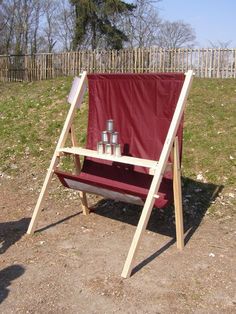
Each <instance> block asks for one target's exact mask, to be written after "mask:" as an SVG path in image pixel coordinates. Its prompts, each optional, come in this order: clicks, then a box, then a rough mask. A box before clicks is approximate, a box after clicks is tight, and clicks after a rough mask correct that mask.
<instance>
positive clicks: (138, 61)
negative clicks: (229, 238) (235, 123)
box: [0, 47, 236, 81]
mask: <svg viewBox="0 0 236 314" xmlns="http://www.w3.org/2000/svg"><path fill="white" fill-rule="evenodd" d="M188 69H193V70H194V72H195V75H196V76H197V77H207V78H236V49H161V48H154V47H151V48H136V49H122V50H119V51H116V50H94V51H91V50H86V51H76V52H65V53H40V54H35V55H9V56H0V81H34V80H45V79H51V78H55V77H58V76H75V75H78V73H80V72H81V71H83V70H87V71H88V72H90V73H91V72H108V73H112V72H120V73H126V72H133V73H143V72H185V71H187V70H188Z"/></svg>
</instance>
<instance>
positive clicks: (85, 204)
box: [70, 124, 90, 215]
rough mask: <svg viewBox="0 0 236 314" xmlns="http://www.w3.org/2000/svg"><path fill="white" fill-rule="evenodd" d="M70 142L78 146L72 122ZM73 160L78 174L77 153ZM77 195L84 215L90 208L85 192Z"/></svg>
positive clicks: (79, 164)
mask: <svg viewBox="0 0 236 314" xmlns="http://www.w3.org/2000/svg"><path fill="white" fill-rule="evenodd" d="M70 131H71V142H72V145H73V146H78V143H77V139H76V136H75V129H74V124H72V125H71V129H70ZM74 161H75V172H76V174H79V173H80V171H81V163H80V157H79V156H78V155H74ZM79 197H80V200H81V203H82V211H83V214H84V215H88V214H89V212H90V210H89V207H88V200H87V195H86V193H85V192H82V191H79Z"/></svg>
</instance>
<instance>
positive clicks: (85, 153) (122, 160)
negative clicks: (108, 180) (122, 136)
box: [58, 147, 172, 175]
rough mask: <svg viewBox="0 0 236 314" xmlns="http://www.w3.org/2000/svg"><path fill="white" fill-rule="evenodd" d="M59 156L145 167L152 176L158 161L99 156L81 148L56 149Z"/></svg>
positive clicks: (95, 152)
mask: <svg viewBox="0 0 236 314" xmlns="http://www.w3.org/2000/svg"><path fill="white" fill-rule="evenodd" d="M61 154H72V155H80V156H86V157H93V158H99V159H103V160H109V161H115V162H120V163H124V164H129V165H134V166H140V167H146V168H149V169H150V172H149V174H151V175H154V171H155V170H156V169H157V168H158V161H156V160H150V159H142V158H137V157H130V156H120V157H117V156H114V155H108V154H99V153H98V152H97V151H96V150H91V149H86V148H82V147H64V148H59V149H58V155H61ZM171 167H172V164H171V163H169V164H168V165H167V168H166V171H170V170H171Z"/></svg>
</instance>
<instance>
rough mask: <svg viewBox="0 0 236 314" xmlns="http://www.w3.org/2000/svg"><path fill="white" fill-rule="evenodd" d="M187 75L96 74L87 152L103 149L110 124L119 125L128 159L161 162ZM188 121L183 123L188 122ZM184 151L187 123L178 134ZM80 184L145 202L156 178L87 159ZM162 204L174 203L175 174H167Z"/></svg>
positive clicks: (140, 170) (92, 79)
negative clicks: (183, 137) (107, 126)
mask: <svg viewBox="0 0 236 314" xmlns="http://www.w3.org/2000/svg"><path fill="white" fill-rule="evenodd" d="M184 78H185V76H184V74H182V73H157V74H156V73H150V74H90V75H88V86H89V118H88V133H87V148H89V149H94V150H96V149H97V142H98V141H100V140H101V132H102V131H103V130H105V129H106V120H108V119H113V120H114V124H115V130H116V131H118V132H119V140H120V144H121V147H122V154H123V155H128V156H133V157H140V158H145V159H152V160H158V159H159V157H160V154H161V151H162V148H163V144H164V141H165V138H166V135H167V132H168V129H169V126H170V123H171V120H172V117H173V114H174V111H175V107H176V104H177V101H178V98H179V95H180V92H181V88H182V86H183V82H184ZM182 121H183V120H182ZM178 137H179V144H180V150H181V149H182V122H181V125H180V127H179V130H178ZM77 179H78V180H79V181H81V182H84V183H88V184H92V185H95V186H101V187H104V188H110V189H112V190H115V191H119V192H122V193H130V194H133V195H138V196H140V197H142V198H143V199H145V197H146V195H147V193H148V190H149V187H150V184H151V180H152V176H151V175H149V174H148V169H147V168H144V167H137V166H135V167H134V166H130V165H124V164H120V163H112V162H109V161H103V160H99V159H94V158H85V162H84V165H83V169H82V172H81V174H80V175H79V176H78V178H77ZM159 192H160V194H161V196H162V197H161V198H160V199H157V201H156V202H155V205H156V206H158V207H163V206H165V205H166V204H167V203H168V201H169V200H171V198H172V173H167V174H165V177H164V178H163V181H162V184H161V187H160V191H159Z"/></svg>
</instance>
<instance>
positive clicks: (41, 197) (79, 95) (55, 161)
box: [27, 71, 87, 234]
mask: <svg viewBox="0 0 236 314" xmlns="http://www.w3.org/2000/svg"><path fill="white" fill-rule="evenodd" d="M86 78H87V72H86V71H84V72H83V73H82V76H81V79H80V83H79V86H78V89H77V91H76V93H75V96H74V98H73V101H72V104H71V106H70V109H69V112H68V114H67V117H66V121H65V123H64V126H63V129H62V132H61V135H60V137H59V140H58V143H57V146H56V149H55V152H54V154H53V157H52V160H51V163H50V166H49V168H48V171H47V175H46V178H45V180H44V183H43V187H42V190H41V192H40V194H39V198H38V201H37V204H36V206H35V209H34V212H33V216H32V218H31V221H30V224H29V227H28V230H27V233H28V234H33V233H34V231H35V228H36V225H37V222H38V218H39V214H40V212H41V210H42V205H43V202H44V200H45V197H46V195H47V191H48V187H49V184H50V182H51V179H52V176H53V173H54V169H55V168H56V166H57V165H58V162H59V154H58V149H59V148H61V147H63V146H64V144H65V142H66V139H67V136H68V133H69V130H70V128H71V125H72V123H73V119H74V116H75V112H76V106H77V105H78V104H80V103H81V102H82V100H83V96H84V93H85V90H86V86H87V81H86Z"/></svg>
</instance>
